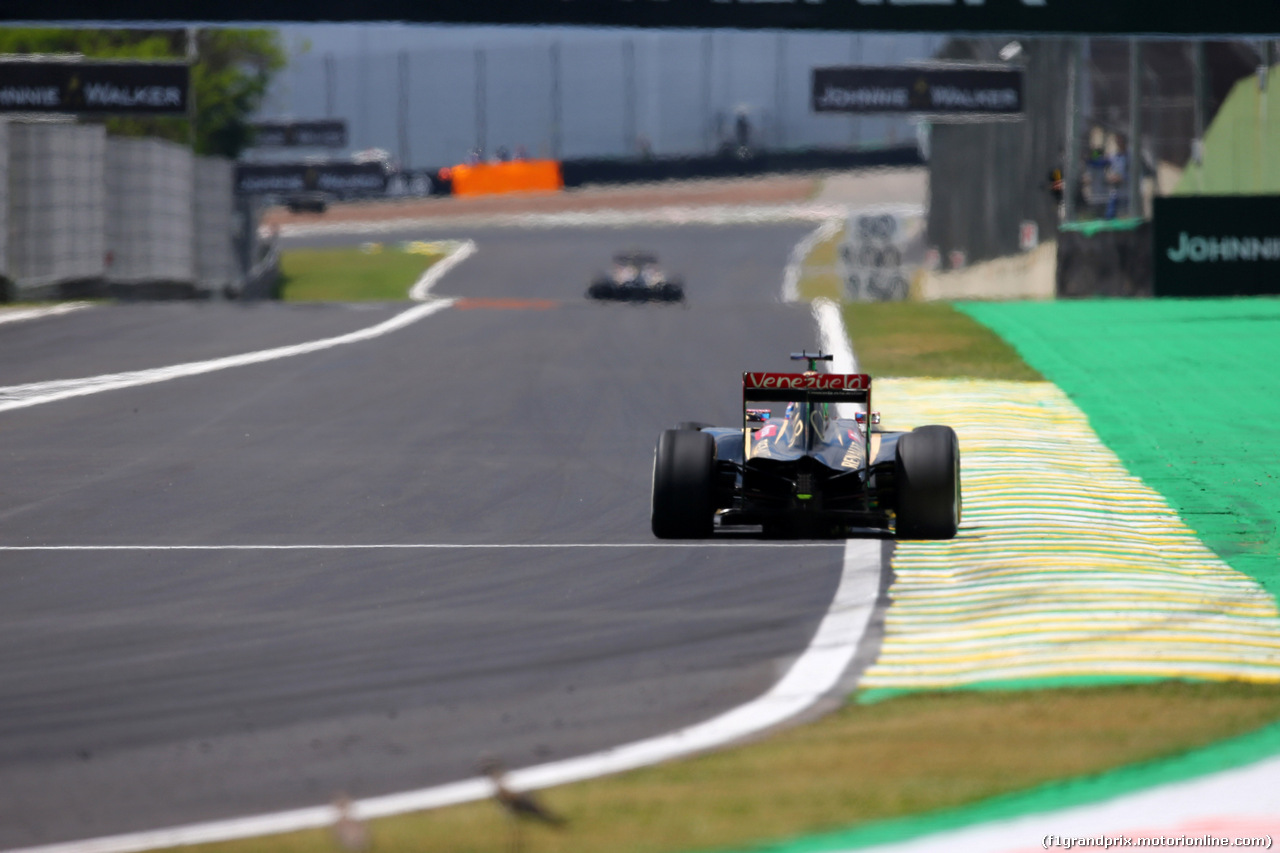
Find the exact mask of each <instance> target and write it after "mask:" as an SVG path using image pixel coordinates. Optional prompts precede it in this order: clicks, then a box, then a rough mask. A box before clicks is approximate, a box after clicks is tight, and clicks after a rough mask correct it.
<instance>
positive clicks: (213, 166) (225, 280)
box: [195, 157, 241, 292]
mask: <svg viewBox="0 0 1280 853" xmlns="http://www.w3.org/2000/svg"><path fill="white" fill-rule="evenodd" d="M233 170H234V166H233V165H232V163H231V161H230V160H226V159H223V158H221V157H197V158H196V159H195V192H196V196H195V277H196V286H197V287H198V288H199V289H201V290H207V291H216V292H226V291H228V290H231V289H234V288H235V287H236V286H237V285H238V283H239V281H240V277H241V274H240V265H239V262H238V260H237V257H236V251H235V229H236V220H235V198H234V197H233V195H232V183H231V182H232V179H233V175H232V172H233Z"/></svg>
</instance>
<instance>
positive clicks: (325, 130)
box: [253, 119, 347, 148]
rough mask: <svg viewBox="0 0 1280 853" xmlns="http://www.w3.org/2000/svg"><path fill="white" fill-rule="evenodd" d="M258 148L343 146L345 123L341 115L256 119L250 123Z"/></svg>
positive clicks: (344, 145) (345, 137) (345, 133)
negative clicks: (301, 118)
mask: <svg viewBox="0 0 1280 853" xmlns="http://www.w3.org/2000/svg"><path fill="white" fill-rule="evenodd" d="M253 132H254V136H253V144H254V145H255V146H257V147H259V148H346V147H347V123H346V122H345V121H343V120H342V119H318V120H316V121H260V122H254V124H253Z"/></svg>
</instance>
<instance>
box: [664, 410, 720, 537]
mask: <svg viewBox="0 0 1280 853" xmlns="http://www.w3.org/2000/svg"><path fill="white" fill-rule="evenodd" d="M715 458H716V443H715V441H714V439H712V438H711V436H709V435H707V434H706V433H704V432H695V431H693V430H679V429H669V430H666V431H665V432H663V433H662V436H661V437H660V438H659V439H658V447H657V449H656V450H655V451H654V455H653V502H652V505H651V507H652V508H651V514H650V524H651V526H652V528H653V535H654V536H657V537H658V538H659V539H699V538H703V537H707V536H710V535H711V530H712V527H713V526H714V524H713V523H714V520H715V512H716V507H715V468H714V466H715Z"/></svg>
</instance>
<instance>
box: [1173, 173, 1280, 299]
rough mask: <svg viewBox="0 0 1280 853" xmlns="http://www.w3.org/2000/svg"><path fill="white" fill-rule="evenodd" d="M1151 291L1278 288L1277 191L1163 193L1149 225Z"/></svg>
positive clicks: (1243, 292)
mask: <svg viewBox="0 0 1280 853" xmlns="http://www.w3.org/2000/svg"><path fill="white" fill-rule="evenodd" d="M1152 235H1153V237H1152V239H1153V240H1154V245H1153V252H1154V254H1153V258H1152V260H1153V263H1154V268H1155V287H1154V291H1155V295H1156V296H1252V295H1258V294H1277V293H1280V196H1241V195H1235V196H1166V197H1163V198H1157V199H1155V210H1154V221H1153V228H1152Z"/></svg>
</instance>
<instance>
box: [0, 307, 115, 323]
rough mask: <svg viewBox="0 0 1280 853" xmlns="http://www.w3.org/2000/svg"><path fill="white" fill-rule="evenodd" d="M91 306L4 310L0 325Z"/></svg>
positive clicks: (0, 313) (1, 314)
mask: <svg viewBox="0 0 1280 853" xmlns="http://www.w3.org/2000/svg"><path fill="white" fill-rule="evenodd" d="M91 304H92V303H90V302H64V303H62V304H61V305H50V306H49V307H47V308H14V309H6V310H4V311H0V323H16V322H18V321H19V320H35V319H38V318H40V317H50V316H53V315H55V314H67V313H69V312H71V311H79V310H80V309H81V308H88V307H89V306H90V305H91Z"/></svg>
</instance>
